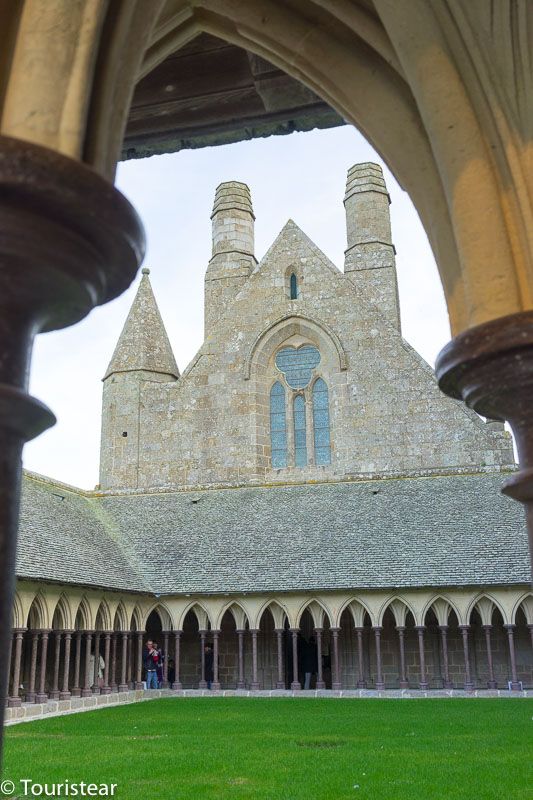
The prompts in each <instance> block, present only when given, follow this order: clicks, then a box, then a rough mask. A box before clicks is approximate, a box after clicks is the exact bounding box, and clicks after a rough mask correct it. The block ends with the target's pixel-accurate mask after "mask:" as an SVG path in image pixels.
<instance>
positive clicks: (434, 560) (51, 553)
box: [17, 474, 530, 594]
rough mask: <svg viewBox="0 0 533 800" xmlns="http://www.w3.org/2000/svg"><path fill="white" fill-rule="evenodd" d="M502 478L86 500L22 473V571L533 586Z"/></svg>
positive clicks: (316, 584) (123, 582) (120, 578)
mask: <svg viewBox="0 0 533 800" xmlns="http://www.w3.org/2000/svg"><path fill="white" fill-rule="evenodd" d="M501 483H502V475H501V474H496V475H494V474H493V475H490V474H489V475H457V476H443V477H431V478H404V479H394V480H379V481H378V480H373V481H360V482H342V483H327V484H315V485H302V486H284V487H283V486H281V487H280V486H276V487H246V488H238V489H211V490H205V491H198V490H194V491H193V490H191V491H179V492H164V493H163V492H154V493H151V494H150V493H149V494H132V495H104V496H94V497H88V496H86V495H83V494H77V493H76V492H74V491H66V490H63V489H60V488H58V487H57V486H55V485H53V484H46V483H45V482H42V481H36V480H34V479H31V478H26V479H25V489H24V494H23V503H22V514H21V526H20V528H21V533H20V543H19V557H18V561H17V573H18V574H19V575H20V576H23V577H32V578H36V579H37V578H40V579H43V580H54V581H61V582H67V583H81V584H95V585H98V586H104V587H108V588H116V589H130V590H133V591H151V592H154V593H157V594H173V593H176V594H178V593H204V594H205V593H225V592H227V593H248V592H283V591H299V590H309V591H312V590H326V589H369V588H389V587H390V588H393V587H398V588H400V587H417V586H463V585H464V586H466V585H485V584H506V583H510V584H520V583H527V582H528V581H529V579H530V572H529V556H528V547H527V532H526V526H525V519H524V514H523V510H522V508H521V506H520V505H519V504H518V503H516V502H514V501H512V500H509V499H508V498H506V497H503V496H502V495H500V494H499V487H500V485H501ZM57 494H62V495H64V497H65V499H64V500H60V499H59V498H58V497H57Z"/></svg>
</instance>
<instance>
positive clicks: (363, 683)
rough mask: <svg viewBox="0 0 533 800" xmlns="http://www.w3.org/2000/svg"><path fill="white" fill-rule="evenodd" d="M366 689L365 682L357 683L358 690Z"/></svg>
mask: <svg viewBox="0 0 533 800" xmlns="http://www.w3.org/2000/svg"><path fill="white" fill-rule="evenodd" d="M366 687H367V684H366V681H357V688H358V689H366Z"/></svg>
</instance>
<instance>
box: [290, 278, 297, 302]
mask: <svg viewBox="0 0 533 800" xmlns="http://www.w3.org/2000/svg"><path fill="white" fill-rule="evenodd" d="M291 300H298V280H297V278H296V275H295V274H294V272H293V273H292V275H291Z"/></svg>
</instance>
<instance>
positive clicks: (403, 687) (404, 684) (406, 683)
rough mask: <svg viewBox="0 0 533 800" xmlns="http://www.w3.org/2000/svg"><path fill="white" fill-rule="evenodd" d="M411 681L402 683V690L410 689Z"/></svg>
mask: <svg viewBox="0 0 533 800" xmlns="http://www.w3.org/2000/svg"><path fill="white" fill-rule="evenodd" d="M408 688H409V681H400V689H408Z"/></svg>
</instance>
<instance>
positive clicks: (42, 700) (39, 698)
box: [33, 692, 48, 703]
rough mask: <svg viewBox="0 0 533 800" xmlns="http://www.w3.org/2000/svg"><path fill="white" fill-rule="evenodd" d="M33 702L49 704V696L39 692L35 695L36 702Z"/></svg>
mask: <svg viewBox="0 0 533 800" xmlns="http://www.w3.org/2000/svg"><path fill="white" fill-rule="evenodd" d="M33 702H34V703H47V702H48V695H47V694H45V692H42V693H41V692H38V693H37V694H36V695H35V700H34V701H33Z"/></svg>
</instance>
